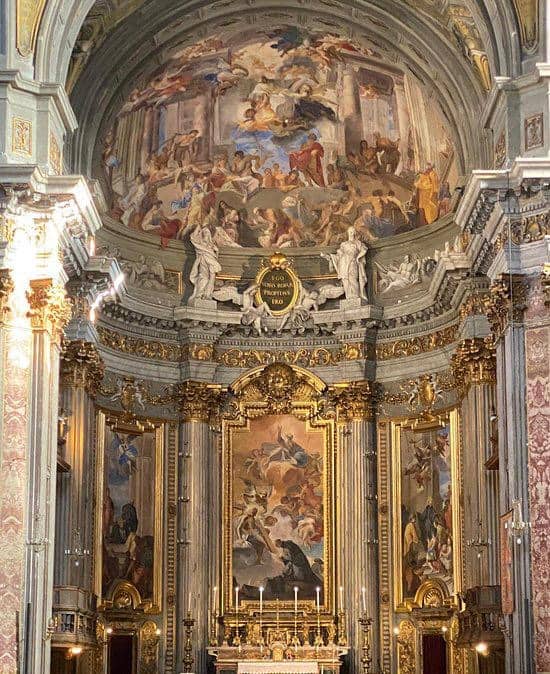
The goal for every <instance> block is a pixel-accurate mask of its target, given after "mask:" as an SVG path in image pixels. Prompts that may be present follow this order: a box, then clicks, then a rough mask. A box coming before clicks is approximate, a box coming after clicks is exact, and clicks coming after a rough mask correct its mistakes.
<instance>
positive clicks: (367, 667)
mask: <svg viewBox="0 0 550 674" xmlns="http://www.w3.org/2000/svg"><path fill="white" fill-rule="evenodd" d="M359 624H360V625H361V627H362V629H363V645H362V647H361V650H362V656H361V664H362V665H363V672H364V674H371V664H372V657H371V634H370V630H371V625H372V618H369V616H368V615H367V613H366V611H365V612H364V613H363V615H362V616H361V617H360V618H359Z"/></svg>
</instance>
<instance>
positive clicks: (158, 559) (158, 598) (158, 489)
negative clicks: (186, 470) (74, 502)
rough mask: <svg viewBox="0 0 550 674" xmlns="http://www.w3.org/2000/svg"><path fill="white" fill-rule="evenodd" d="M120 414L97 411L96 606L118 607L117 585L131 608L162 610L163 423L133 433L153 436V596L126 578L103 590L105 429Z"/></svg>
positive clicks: (147, 611) (147, 610) (113, 426)
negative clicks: (110, 590) (108, 590)
mask: <svg viewBox="0 0 550 674" xmlns="http://www.w3.org/2000/svg"><path fill="white" fill-rule="evenodd" d="M119 416H120V415H110V416H109V417H106V416H105V413H104V412H103V411H98V413H97V460H96V475H95V503H96V516H95V522H94V588H95V593H96V595H97V597H98V610H103V611H104V610H109V609H115V610H116V609H117V608H118V607H117V606H115V602H114V601H113V600H114V599H116V596H115V595H118V594H119V589H120V590H121V591H125V592H126V594H127V595H128V596H129V597H131V601H132V608H133V609H134V610H136V611H142V612H144V613H150V614H154V613H161V611H162V569H163V548H164V545H163V543H164V531H163V522H164V515H163V494H164V482H163V473H164V435H165V433H164V431H165V428H164V427H165V424H164V423H155V424H153V423H150V424H147V426H148V427H147V429H146V430H144V431H143V432H142V433H139V431H138V429H136V430H135V431H132V432H135V433H136V434H138V433H139V434H145V433H152V434H154V436H155V494H156V497H155V516H154V521H155V542H154V555H155V556H154V569H153V597H152V599H150V600H143V599H142V598H141V596H140V594H139V592H138V590H137V589H136V588H135V587H134V586H133V585H132V584H131V583H129V582H128V581H121V582H120V583H118V584H117V586H116V587H115V589H114V591H113V596H112V597H109V598H107V597H104V596H103V594H102V582H101V576H102V568H103V550H102V548H103V546H102V532H103V507H102V504H103V487H104V484H103V478H104V469H105V432H106V430H107V428H111V429H113V430H117V422H118V421H119V420H120V421H121V422H122V421H123V420H122V419H121V418H120V419H119ZM120 430H121V432H128V430H129V429H128V428H127V427H126V426H125V427H124V428H120Z"/></svg>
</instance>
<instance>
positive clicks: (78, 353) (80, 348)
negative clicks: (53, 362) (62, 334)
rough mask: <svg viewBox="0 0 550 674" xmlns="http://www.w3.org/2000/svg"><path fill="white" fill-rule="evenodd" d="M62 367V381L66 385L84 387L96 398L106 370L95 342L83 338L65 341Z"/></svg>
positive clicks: (61, 360)
mask: <svg viewBox="0 0 550 674" xmlns="http://www.w3.org/2000/svg"><path fill="white" fill-rule="evenodd" d="M60 368H61V381H62V383H63V384H64V385H65V386H73V387H75V388H78V387H82V388H84V389H86V391H87V392H88V394H89V395H90V396H91V397H94V398H95V396H96V395H97V392H98V389H99V387H100V385H101V382H102V381H103V374H104V372H105V366H104V364H103V360H102V358H101V356H100V355H99V352H98V350H97V347H96V346H95V344H92V343H91V342H86V341H84V340H82V339H76V340H73V341H64V342H63V350H62V352H61V359H60Z"/></svg>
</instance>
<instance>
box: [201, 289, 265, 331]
mask: <svg viewBox="0 0 550 674" xmlns="http://www.w3.org/2000/svg"><path fill="white" fill-rule="evenodd" d="M257 290H258V284H257V283H252V284H251V285H249V286H248V288H247V289H246V290H245V291H244V292H242V293H240V292H239V290H238V289H237V288H236V287H235V286H233V285H226V286H223V287H222V288H218V290H216V291H215V292H214V293H213V298H214V299H215V300H217V301H218V302H233V303H234V304H236V305H237V306H239V307H242V311H241V323H242V324H243V325H251V326H252V327H253V328H254V329H255V330H256V332H257V333H258V335H261V334H262V330H265V319H266V318H268V317H270V316H272V313H271V311H270V310H269V307H268V306H267V304H266V303H265V302H262V303H261V304H259V305H256V303H255V295H256V292H257Z"/></svg>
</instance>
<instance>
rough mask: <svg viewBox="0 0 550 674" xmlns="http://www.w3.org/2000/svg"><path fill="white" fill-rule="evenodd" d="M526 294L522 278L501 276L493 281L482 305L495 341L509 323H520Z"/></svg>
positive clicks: (525, 285) (526, 285) (526, 287)
mask: <svg viewBox="0 0 550 674" xmlns="http://www.w3.org/2000/svg"><path fill="white" fill-rule="evenodd" d="M527 293H528V284H527V282H526V280H525V278H524V277H523V276H520V275H512V276H502V277H501V278H499V279H496V280H495V281H493V283H492V284H491V287H490V289H489V295H488V296H487V297H486V298H485V300H484V303H485V313H486V314H487V318H488V320H489V323H490V324H491V330H492V331H493V335H494V337H495V339H499V338H500V337H501V336H502V334H503V333H504V331H505V330H506V328H507V327H508V325H509V324H510V323H511V322H513V323H521V322H522V320H523V312H524V311H525V309H526V307H527Z"/></svg>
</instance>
